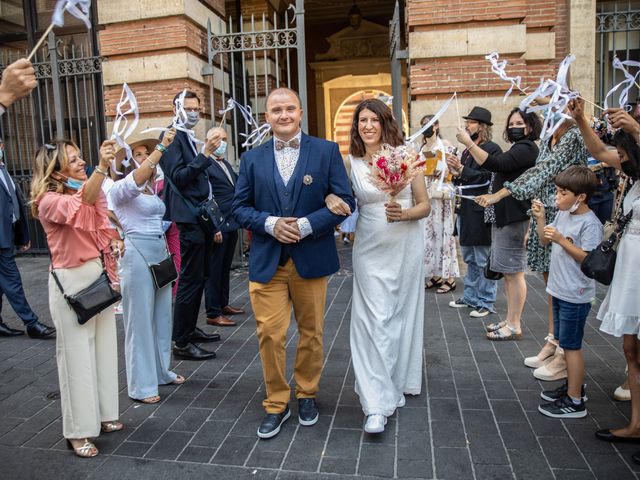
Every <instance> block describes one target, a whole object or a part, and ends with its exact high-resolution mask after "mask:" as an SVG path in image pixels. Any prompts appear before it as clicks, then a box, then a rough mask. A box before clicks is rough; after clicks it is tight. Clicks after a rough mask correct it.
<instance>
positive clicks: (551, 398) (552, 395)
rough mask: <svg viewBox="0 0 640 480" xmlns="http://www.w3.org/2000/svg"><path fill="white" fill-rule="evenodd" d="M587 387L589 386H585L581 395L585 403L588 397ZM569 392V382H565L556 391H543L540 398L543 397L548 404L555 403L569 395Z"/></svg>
mask: <svg viewBox="0 0 640 480" xmlns="http://www.w3.org/2000/svg"><path fill="white" fill-rule="evenodd" d="M586 386H587V385H586V384H583V385H582V389H581V391H580V395H582V401H583V402H586V401H587V395H586V394H585V387H586ZM568 390H569V387H568V386H567V382H566V380H565V382H564V383H563V384H562V385H560V386H559V387H558V388H556V389H555V390H543V391H542V393H540V397H542V399H543V400H546V401H547V402H555V401H556V400H558V399H559V398H562V397H564V396H565V395H567V392H568Z"/></svg>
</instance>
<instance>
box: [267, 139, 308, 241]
mask: <svg viewBox="0 0 640 480" xmlns="http://www.w3.org/2000/svg"><path fill="white" fill-rule="evenodd" d="M293 138H295V139H296V140H298V148H291V147H290V146H289V145H286V146H285V147H284V148H283V149H282V150H277V149H276V140H280V139H279V138H278V137H276V136H275V135H274V136H273V153H274V155H275V158H276V166H277V167H278V172H280V177H281V178H282V181H283V182H284V184H285V186H286V185H287V184H288V183H289V180H291V176H292V175H293V172H294V171H295V169H296V165H297V164H298V158H299V157H300V148H301V145H300V143H301V139H302V130H298V133H296V135H295V136H294V137H293ZM293 138H292V139H291V140H293ZM280 141H284V140H280ZM285 143H288V142H285ZM280 218H281V217H275V216H269V217H267V220H266V221H265V222H264V229H265V230H266V232H267V233H268V234H270V235H272V236H274V237H275V235H274V233H273V232H274V228H275V226H276V223H277V221H278V220H279V219H280ZM297 224H298V230H300V237H301V238H300V239H301V240H302V239H303V238H305V237H307V236H309V235H311V234H312V233H313V229H312V228H311V223H309V220H308V219H307V217H302V218H299V219H298V221H297Z"/></svg>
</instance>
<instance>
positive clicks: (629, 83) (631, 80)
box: [603, 57, 640, 110]
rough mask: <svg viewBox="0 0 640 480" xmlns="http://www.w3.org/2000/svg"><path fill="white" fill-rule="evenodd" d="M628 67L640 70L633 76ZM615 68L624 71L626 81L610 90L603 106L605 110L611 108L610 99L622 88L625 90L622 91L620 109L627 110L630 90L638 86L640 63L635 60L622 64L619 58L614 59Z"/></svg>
mask: <svg viewBox="0 0 640 480" xmlns="http://www.w3.org/2000/svg"><path fill="white" fill-rule="evenodd" d="M626 67H634V68H638V69H639V70H638V71H637V72H636V74H635V75H632V74H631V73H630V72H629V70H627V68H626ZM613 68H614V69H616V70H621V71H622V73H623V74H624V80H623V81H621V82H620V83H618V84H617V85H616V86H615V87H613V88H612V89H611V90H609V92H608V93H607V96H606V97H604V104H603V106H604V109H605V110H606V109H607V108H609V97H610V96H611V95H613V94H614V93H615V92H616V90H618V89H619V88H620V87H624V88H623V89H622V90H621V91H620V97H619V99H620V101H619V105H620V108H623V109H625V108H626V107H627V106H628V105H627V101H628V99H629V90H631V88H632V87H633V86H634V85H636V79H637V78H638V76H639V75H640V62H636V61H634V60H625V61H624V62H621V61H620V59H619V58H618V57H613ZM625 85H626V86H625Z"/></svg>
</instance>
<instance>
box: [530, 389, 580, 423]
mask: <svg viewBox="0 0 640 480" xmlns="http://www.w3.org/2000/svg"><path fill="white" fill-rule="evenodd" d="M538 411H539V412H540V413H541V414H543V415H546V416H547V417H552V418H583V417H586V416H587V409H586V408H585V406H584V401H582V400H580V404H579V405H575V404H574V403H573V400H571V398H569V395H564V396H563V397H561V398H559V399H558V400H556V401H554V402H550V403H543V404H542V405H540V406H539V407H538Z"/></svg>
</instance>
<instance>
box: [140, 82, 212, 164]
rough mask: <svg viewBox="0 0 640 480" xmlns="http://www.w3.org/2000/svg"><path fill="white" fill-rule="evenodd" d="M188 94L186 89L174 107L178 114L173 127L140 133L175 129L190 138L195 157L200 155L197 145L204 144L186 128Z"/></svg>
mask: <svg viewBox="0 0 640 480" xmlns="http://www.w3.org/2000/svg"><path fill="white" fill-rule="evenodd" d="M186 94H187V89H186V88H185V89H184V90H183V91H182V93H181V94H180V95H179V96H178V98H177V99H176V101H175V104H174V106H175V108H176V114H175V115H174V116H173V122H172V123H171V127H169V128H161V127H152V128H147V129H146V130H143V131H142V132H140V133H148V132H166V131H168V130H170V129H171V128H175V129H176V131H180V132H184V133H186V134H187V137H189V140H190V142H189V144H190V145H191V149H192V150H193V153H194V155H198V148H197V147H196V145H198V144H204V142H203V141H202V140H198V139H197V138H196V133H195V132H194V131H193V130H192V129H190V128H188V127H187V126H186V125H187V119H188V117H187V112H186V110H185V109H184V98H185V96H186Z"/></svg>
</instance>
